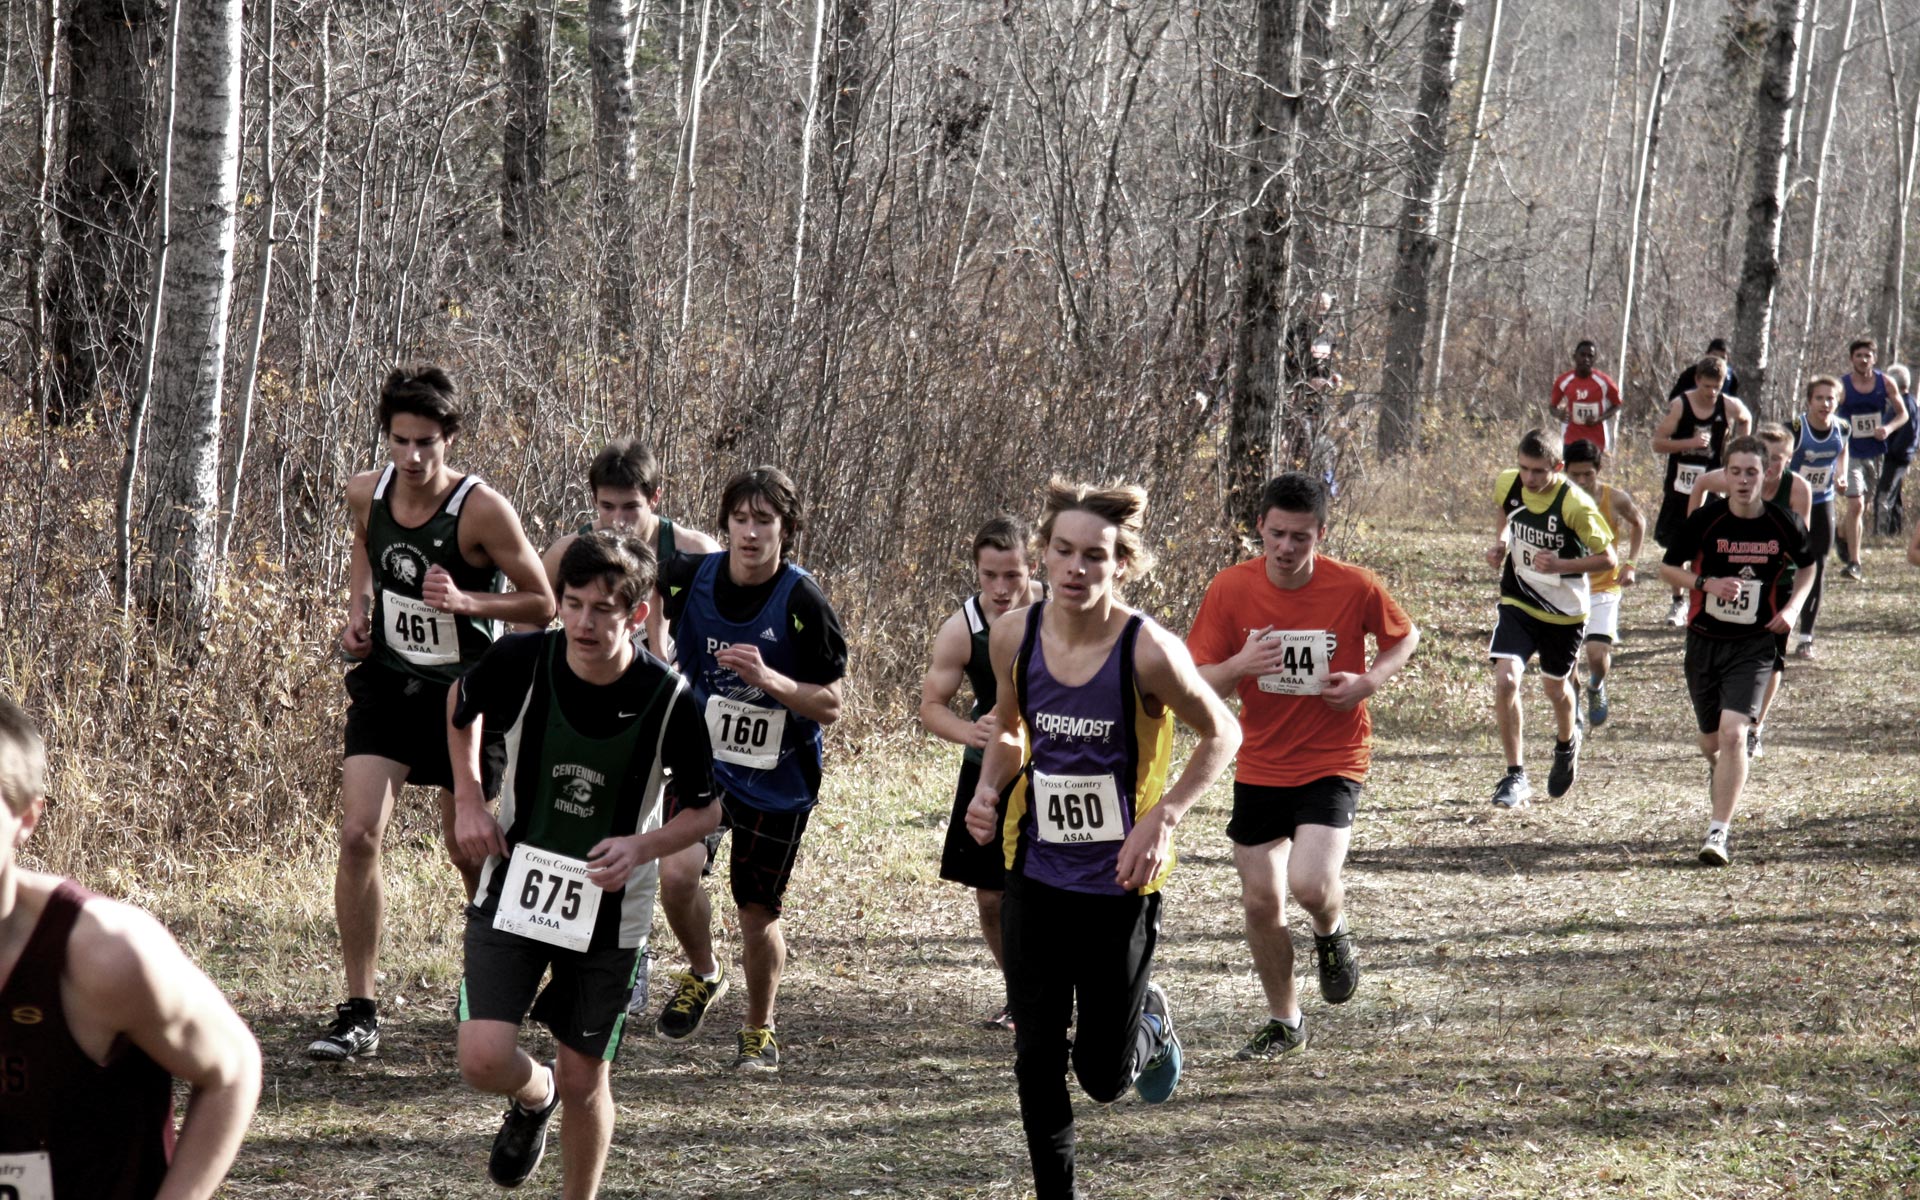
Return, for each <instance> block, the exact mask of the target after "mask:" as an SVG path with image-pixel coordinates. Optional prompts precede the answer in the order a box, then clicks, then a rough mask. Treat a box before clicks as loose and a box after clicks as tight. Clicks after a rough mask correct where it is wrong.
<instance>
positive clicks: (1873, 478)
mask: <svg viewBox="0 0 1920 1200" xmlns="http://www.w3.org/2000/svg"><path fill="white" fill-rule="evenodd" d="M1874 355H1875V347H1874V344H1873V339H1872V338H1857V339H1855V340H1854V341H1853V343H1852V344H1851V345H1849V346H1848V347H1847V358H1848V360H1849V361H1850V362H1851V363H1852V367H1853V369H1852V370H1851V371H1849V372H1847V374H1845V375H1843V376H1841V378H1840V392H1841V395H1840V411H1839V417H1840V423H1841V424H1842V425H1845V426H1846V427H1847V433H1848V438H1847V462H1848V464H1849V469H1850V471H1851V472H1852V477H1851V478H1850V479H1848V481H1847V507H1846V511H1845V512H1844V513H1842V514H1841V517H1840V530H1839V533H1838V534H1837V535H1836V538H1835V540H1836V541H1837V542H1838V543H1839V546H1840V558H1841V561H1842V562H1844V563H1845V564H1846V565H1845V566H1843V567H1841V568H1840V575H1841V577H1842V578H1845V579H1852V580H1854V581H1856V582H1857V581H1859V580H1861V579H1864V578H1866V576H1865V575H1863V574H1862V573H1861V570H1860V535H1861V533H1862V532H1863V531H1864V530H1865V529H1866V528H1867V526H1866V512H1867V506H1868V505H1870V504H1872V503H1873V498H1874V495H1875V494H1876V493H1877V492H1878V491H1879V490H1880V469H1881V467H1882V466H1883V465H1884V464H1885V463H1886V461H1887V435H1888V434H1890V433H1892V432H1893V431H1894V430H1896V429H1898V428H1900V427H1901V426H1902V425H1905V424H1906V423H1907V406H1906V405H1905V404H1904V403H1902V402H1901V400H1900V396H1899V394H1898V393H1897V392H1896V391H1895V390H1894V388H1893V386H1892V385H1891V384H1889V383H1888V382H1887V377H1886V376H1885V375H1883V374H1881V373H1880V372H1879V371H1877V370H1875V369H1874V366H1873V363H1874Z"/></svg>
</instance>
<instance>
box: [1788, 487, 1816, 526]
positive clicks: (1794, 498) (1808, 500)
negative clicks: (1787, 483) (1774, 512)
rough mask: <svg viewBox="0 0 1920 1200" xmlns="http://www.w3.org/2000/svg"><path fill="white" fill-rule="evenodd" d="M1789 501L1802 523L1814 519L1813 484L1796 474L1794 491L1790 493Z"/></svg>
mask: <svg viewBox="0 0 1920 1200" xmlns="http://www.w3.org/2000/svg"><path fill="white" fill-rule="evenodd" d="M1787 503H1788V504H1790V505H1791V506H1792V507H1793V514H1794V515H1795V516H1797V517H1799V518H1800V523H1801V524H1802V525H1805V524H1806V523H1807V522H1809V521H1811V520H1813V485H1812V484H1810V483H1808V482H1807V481H1806V480H1804V479H1802V478H1800V476H1799V475H1798V474H1795V475H1794V477H1793V491H1792V493H1791V494H1789V495H1788V497H1787Z"/></svg>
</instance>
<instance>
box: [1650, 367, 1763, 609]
mask: <svg viewBox="0 0 1920 1200" xmlns="http://www.w3.org/2000/svg"><path fill="white" fill-rule="evenodd" d="M1726 372H1727V368H1726V364H1725V363H1723V362H1722V361H1721V360H1720V359H1717V358H1711V357H1710V358H1705V359H1702V360H1701V361H1700V363H1699V364H1698V365H1697V366H1695V367H1694V380H1695V383H1694V388H1693V390H1692V391H1691V392H1687V393H1685V394H1683V395H1680V396H1678V397H1676V398H1675V399H1673V400H1672V401H1670V402H1669V403H1668V405H1667V414H1666V416H1665V417H1663V418H1662V419H1661V421H1660V424H1659V426H1658V427H1657V428H1656V429H1655V430H1654V431H1653V449H1654V453H1656V454H1664V455H1666V456H1667V473H1666V479H1665V483H1664V486H1663V487H1662V489H1661V496H1660V511H1659V514H1658V515H1657V516H1656V517H1655V519H1654V526H1653V536H1654V540H1656V541H1658V542H1659V543H1660V544H1661V545H1662V546H1667V545H1671V544H1672V538H1673V537H1674V536H1675V534H1676V533H1677V532H1678V531H1679V528H1680V526H1681V525H1682V524H1683V523H1684V522H1685V521H1686V517H1687V497H1688V495H1689V494H1690V493H1691V492H1692V491H1693V484H1694V481H1695V480H1697V479H1698V478H1699V477H1700V476H1701V475H1704V474H1706V473H1707V472H1708V471H1711V470H1713V469H1714V468H1715V467H1717V466H1719V465H1720V457H1721V454H1722V452H1723V450H1724V449H1725V447H1726V444H1727V441H1728V439H1729V438H1732V437H1738V436H1741V435H1743V434H1746V433H1748V432H1750V431H1751V430H1752V428H1753V416H1752V414H1751V413H1749V412H1748V411H1747V406H1746V405H1745V404H1743V403H1742V402H1741V401H1740V400H1739V398H1737V397H1734V396H1729V395H1726V394H1725V393H1724V392H1723V391H1721V386H1720V385H1721V382H1722V381H1723V380H1724V379H1725V378H1726ZM1702 409H1704V410H1705V411H1704V412H1702V411H1701V410H1702ZM1672 601H1673V602H1672V604H1671V605H1670V606H1669V607H1668V610H1667V624H1669V625H1672V626H1676V627H1678V626H1679V625H1681V624H1683V623H1685V621H1686V603H1685V599H1684V597H1683V596H1682V595H1681V593H1679V592H1675V593H1673V594H1672Z"/></svg>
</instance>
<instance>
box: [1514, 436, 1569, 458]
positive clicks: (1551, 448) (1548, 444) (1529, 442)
mask: <svg viewBox="0 0 1920 1200" xmlns="http://www.w3.org/2000/svg"><path fill="white" fill-rule="evenodd" d="M1520 454H1521V456H1522V457H1524V458H1544V459H1546V460H1547V461H1548V462H1550V463H1557V462H1559V461H1561V458H1562V451H1561V448H1560V435H1559V434H1557V433H1548V432H1547V431H1546V430H1544V429H1529V430H1527V431H1526V432H1525V433H1523V434H1521V435H1520Z"/></svg>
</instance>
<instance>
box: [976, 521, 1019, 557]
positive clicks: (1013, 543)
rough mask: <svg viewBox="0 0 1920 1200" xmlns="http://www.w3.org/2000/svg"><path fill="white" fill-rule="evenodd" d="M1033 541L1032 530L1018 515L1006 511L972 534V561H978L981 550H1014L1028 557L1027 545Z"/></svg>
mask: <svg viewBox="0 0 1920 1200" xmlns="http://www.w3.org/2000/svg"><path fill="white" fill-rule="evenodd" d="M1032 543H1033V530H1031V529H1029V528H1027V523H1026V522H1025V521H1022V520H1021V519H1020V518H1019V517H1016V516H1013V515H1011V514H1008V513H1002V514H1001V515H999V516H997V517H995V518H993V519H992V520H991V521H988V522H987V523H986V524H985V525H982V526H981V527H980V532H978V533H976V534H974V535H973V561H974V562H976V563H977V562H979V561H980V552H981V551H982V550H1016V551H1018V552H1019V553H1020V554H1021V556H1022V557H1030V556H1031V554H1032V551H1031V550H1030V549H1029V547H1030V546H1031V545H1032Z"/></svg>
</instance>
